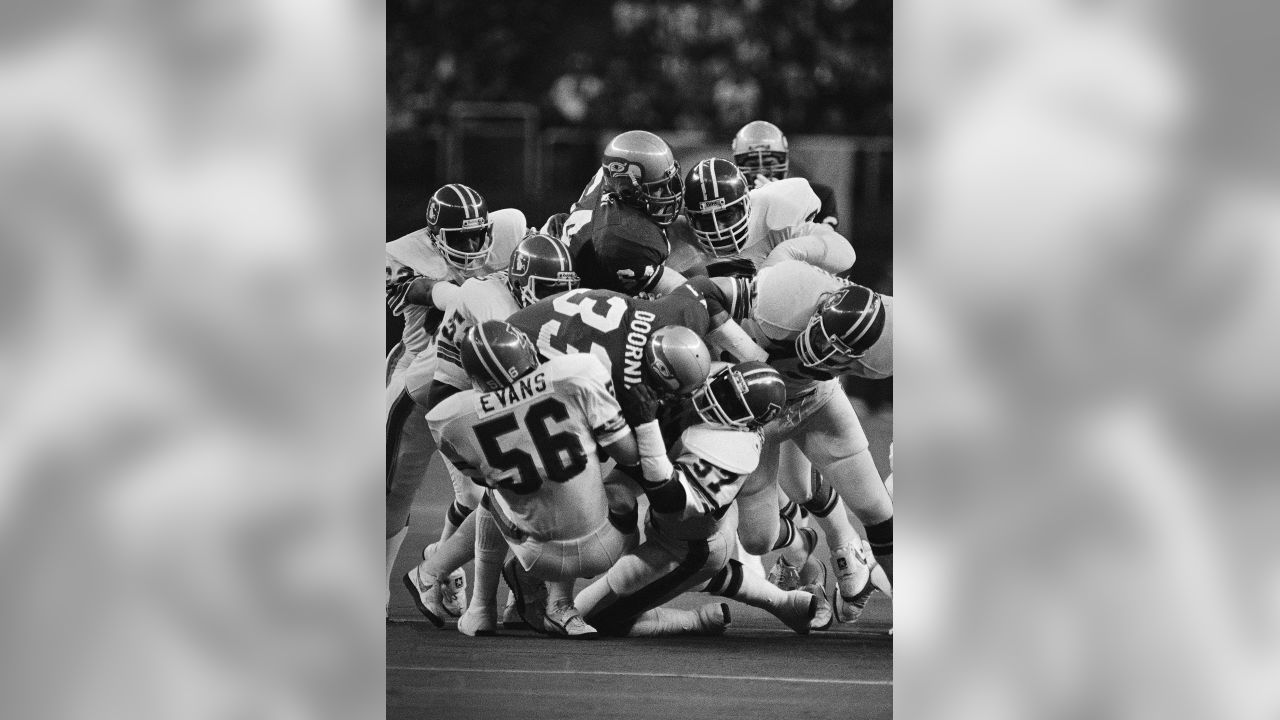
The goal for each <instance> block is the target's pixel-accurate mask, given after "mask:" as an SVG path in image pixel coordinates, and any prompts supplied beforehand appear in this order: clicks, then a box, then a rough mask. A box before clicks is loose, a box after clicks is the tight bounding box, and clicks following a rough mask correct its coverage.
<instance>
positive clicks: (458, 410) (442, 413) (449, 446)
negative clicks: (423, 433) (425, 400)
mask: <svg viewBox="0 0 1280 720" xmlns="http://www.w3.org/2000/svg"><path fill="white" fill-rule="evenodd" d="M472 398H473V395H472V393H470V392H468V393H462V394H459V395H454V396H453V397H450V398H448V399H446V400H444V401H443V402H441V403H440V404H439V405H437V406H435V407H434V408H432V410H431V412H429V413H427V425H428V426H429V427H430V428H431V435H432V436H433V437H435V439H436V443H437V445H438V446H439V448H440V454H441V455H443V456H444V458H445V460H447V461H448V462H449V464H450V465H452V466H453V467H454V468H456V469H457V470H458V472H461V473H462V474H463V475H466V476H467V477H469V478H471V479H472V480H473V481H474V482H476V483H479V484H481V485H483V484H484V473H483V471H481V469H480V457H479V455H478V454H477V453H476V450H475V447H474V446H473V445H472V443H471V442H470V437H469V433H470V432H471V427H470V425H469V424H467V423H466V422H465V421H464V420H465V418H464V417H463V415H464V413H465V410H466V408H467V407H468V406H469V403H470V402H471V401H472Z"/></svg>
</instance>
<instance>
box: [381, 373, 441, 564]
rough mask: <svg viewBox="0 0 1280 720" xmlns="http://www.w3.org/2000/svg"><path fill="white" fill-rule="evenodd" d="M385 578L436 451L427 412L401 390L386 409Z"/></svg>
mask: <svg viewBox="0 0 1280 720" xmlns="http://www.w3.org/2000/svg"><path fill="white" fill-rule="evenodd" d="M386 435H387V471H386V474H387V487H386V490H387V506H386V521H387V557H386V560H387V579H388V580H390V577H391V571H392V567H393V566H394V565H395V561H396V556H397V555H399V553H400V546H401V544H403V542H404V538H405V536H406V534H407V533H408V524H409V508H410V507H411V506H412V505H413V498H414V495H416V494H417V492H418V488H419V487H420V486H421V485H422V481H423V479H424V478H425V477H426V472H427V466H428V465H429V464H430V462H431V456H432V454H433V453H435V449H436V448H435V442H434V441H433V440H432V439H431V430H430V428H429V427H428V426H427V413H426V410H425V409H424V408H422V407H421V406H420V405H418V403H417V402H415V401H414V399H413V397H412V396H410V395H409V393H408V392H406V391H403V390H401V391H400V392H399V393H397V395H396V397H395V399H394V401H392V402H391V405H390V408H389V409H388V412H387V426H386Z"/></svg>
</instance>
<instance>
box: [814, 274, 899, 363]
mask: <svg viewBox="0 0 1280 720" xmlns="http://www.w3.org/2000/svg"><path fill="white" fill-rule="evenodd" d="M884 323H885V310H884V301H883V300H882V299H881V298H880V294H879V293H877V292H874V291H872V290H870V289H869V288H865V287H862V286H861V285H850V286H849V287H847V288H844V289H843V290H840V291H839V292H836V293H832V294H831V295H830V296H829V297H828V298H827V299H826V300H825V301H823V303H822V304H821V305H819V306H818V309H817V310H815V311H814V313H813V316H812V317H810V318H809V322H808V324H807V325H805V328H804V330H803V331H801V333H800V335H799V336H798V337H796V355H797V356H798V357H799V358H800V362H802V363H804V364H805V366H807V367H810V368H813V369H815V370H827V371H839V370H841V369H843V368H844V367H845V366H847V364H848V363H849V361H851V360H854V359H856V358H858V357H861V356H862V355H863V354H864V353H865V352H866V351H867V350H868V349H869V348H870V347H871V346H872V345H874V344H875V342H876V340H879V339H880V334H881V333H882V332H884Z"/></svg>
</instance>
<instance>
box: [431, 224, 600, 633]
mask: <svg viewBox="0 0 1280 720" xmlns="http://www.w3.org/2000/svg"><path fill="white" fill-rule="evenodd" d="M577 286H578V276H577V274H575V273H574V271H573V262H572V259H571V258H570V257H569V250H568V248H566V247H565V246H564V245H562V244H561V243H560V242H559V241H558V240H555V239H554V238H551V237H549V236H547V235H543V234H539V233H531V234H529V235H526V236H525V237H524V238H523V239H522V240H520V242H519V244H517V245H516V248H515V250H514V251H512V253H511V261H510V264H509V267H508V268H507V270H505V271H499V272H494V273H490V274H488V275H485V276H483V277H472V278H467V280H466V281H465V282H463V283H462V284H461V285H460V286H458V285H453V284H450V283H437V284H436V285H434V287H433V288H432V295H431V296H432V301H433V305H434V306H435V307H438V308H442V309H443V310H444V316H443V320H442V321H441V322H440V327H439V329H438V330H437V331H436V348H437V352H436V354H437V360H436V367H435V375H434V377H433V380H432V385H431V389H430V391H429V392H428V394H427V402H426V403H425V404H426V412H430V411H431V409H432V408H434V407H435V406H436V405H437V404H439V402H440V401H441V400H443V399H444V398H446V397H448V396H450V395H452V394H454V393H457V392H460V391H462V390H467V389H470V387H471V380H470V379H469V378H468V377H467V373H466V371H464V370H463V369H462V360H461V358H460V357H459V354H458V342H459V341H460V340H461V338H462V337H463V335H464V334H465V333H466V331H467V330H469V329H470V328H471V327H473V326H474V325H476V324H477V323H480V322H483V321H485V320H505V319H506V318H507V317H508V316H510V315H511V314H512V313H514V312H515V311H516V310H518V309H520V308H522V307H528V306H529V305H531V304H533V303H535V302H537V301H538V300H540V299H542V298H546V297H550V296H551V295H555V294H557V293H560V292H564V291H566V290H572V289H573V288H575V287H577ZM424 422H425V415H424ZM445 468H446V469H447V470H448V473H449V476H450V480H451V481H452V483H453V494H454V500H453V503H452V504H451V505H450V506H449V508H448V510H447V511H446V513H445V518H444V524H443V528H442V530H441V532H440V540H439V542H437V543H431V544H430V545H428V546H427V547H426V549H424V550H423V552H422V556H423V558H426V557H429V556H430V555H432V554H433V553H435V552H436V551H437V548H438V547H439V544H440V543H443V542H444V541H446V540H448V539H449V537H450V536H451V535H452V534H453V533H454V531H456V530H457V528H458V526H459V525H461V524H462V523H463V522H464V521H465V520H466V518H467V516H468V515H470V514H471V511H472V510H474V509H475V508H476V505H478V504H479V503H480V497H481V495H482V494H483V491H482V489H481V487H480V486H478V485H476V484H475V483H473V482H471V480H470V478H468V477H466V476H465V475H463V474H462V473H460V472H458V470H457V469H456V468H454V467H453V466H452V465H450V464H449V463H445ZM470 544H471V543H470V541H469V542H468V543H467V549H466V558H467V560H470V558H471V549H470ZM463 562H464V563H465V562H466V560H464V561H463ZM439 595H440V601H441V604H442V605H443V607H444V609H445V611H446V612H447V613H448V615H450V616H452V617H455V618H456V617H458V616H459V615H461V614H462V611H463V610H465V609H466V606H467V596H466V574H465V573H464V572H463V571H462V569H461V566H459V568H458V569H456V570H454V571H453V572H452V573H450V574H449V575H448V576H443V577H441V578H440V591H439Z"/></svg>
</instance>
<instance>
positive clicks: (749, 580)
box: [697, 505, 830, 635]
mask: <svg viewBox="0 0 1280 720" xmlns="http://www.w3.org/2000/svg"><path fill="white" fill-rule="evenodd" d="M739 520H740V513H739V510H738V508H737V507H736V505H735V506H734V507H731V508H730V509H729V512H728V513H727V514H726V515H725V516H724V517H723V518H721V520H720V525H719V529H718V531H717V534H723V535H725V536H728V537H732V536H733V535H735V534H737V525H738V522H739ZM697 589H698V590H700V591H701V592H705V593H710V594H712V595H719V596H720V597H727V598H731V599H733V600H737V601H738V602H741V603H745V604H747V605H750V606H752V607H758V608H760V609H762V610H766V611H768V612H769V613H771V614H773V615H774V616H775V617H777V618H778V619H779V620H781V621H782V622H783V623H784V624H785V625H786V626H787V627H789V628H791V629H792V630H795V631H796V632H798V633H800V634H801V635H806V634H808V632H809V630H810V628H811V626H812V623H813V621H814V619H815V616H816V614H817V613H818V610H819V599H818V597H817V596H816V595H814V594H813V593H811V592H809V591H807V590H783V589H781V588H779V587H777V586H776V585H773V584H772V583H770V582H768V581H767V580H765V579H764V578H761V577H759V576H757V575H755V574H753V573H749V572H745V571H744V570H743V567H742V564H741V563H739V562H738V561H737V560H735V559H732V558H730V559H729V560H727V561H726V562H725V563H724V564H723V565H721V566H720V568H719V569H718V570H717V571H716V573H715V574H714V575H713V576H712V577H711V579H710V580H708V581H707V583H706V584H705V585H703V586H701V587H699V588H697ZM825 623H826V624H828V625H829V624H830V620H827V621H825Z"/></svg>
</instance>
